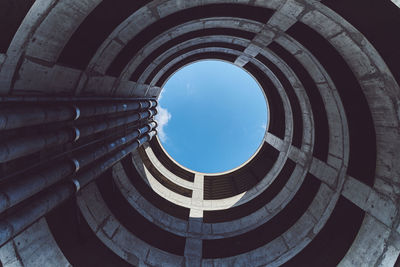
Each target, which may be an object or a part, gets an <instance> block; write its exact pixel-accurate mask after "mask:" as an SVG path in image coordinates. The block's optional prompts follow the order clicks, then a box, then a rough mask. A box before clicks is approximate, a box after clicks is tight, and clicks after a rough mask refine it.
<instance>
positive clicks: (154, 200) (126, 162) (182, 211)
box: [121, 156, 190, 221]
mask: <svg viewBox="0 0 400 267" xmlns="http://www.w3.org/2000/svg"><path fill="white" fill-rule="evenodd" d="M121 163H122V166H123V168H124V171H125V173H126V175H127V176H128V178H129V180H130V181H131V182H132V185H133V186H134V187H135V188H136V190H137V191H139V193H140V195H141V196H142V197H144V198H145V199H146V200H147V201H149V202H150V203H151V204H153V205H154V206H155V207H157V208H159V209H160V210H162V211H164V212H166V213H168V214H170V215H172V216H174V217H177V218H179V219H182V220H186V221H187V220H188V219H189V212H190V209H188V208H185V207H181V206H178V205H176V204H174V203H172V202H169V201H168V200H166V199H165V198H163V197H161V196H159V195H158V194H157V193H156V192H154V191H153V189H151V188H150V187H149V186H148V185H147V184H146V183H145V182H144V181H143V179H142V178H141V177H140V174H139V173H138V172H137V170H136V168H135V166H134V165H133V163H132V159H131V158H130V157H129V156H128V157H125V158H124V159H123V160H121Z"/></svg>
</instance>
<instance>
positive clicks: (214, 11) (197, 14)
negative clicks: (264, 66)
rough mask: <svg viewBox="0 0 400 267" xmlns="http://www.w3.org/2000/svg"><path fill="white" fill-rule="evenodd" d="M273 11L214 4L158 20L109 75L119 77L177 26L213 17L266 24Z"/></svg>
mask: <svg viewBox="0 0 400 267" xmlns="http://www.w3.org/2000/svg"><path fill="white" fill-rule="evenodd" d="M272 14H273V11H272V10H271V9H264V8H259V7H252V6H247V5H240V4H212V5H205V6H199V7H194V8H189V9H185V10H182V11H179V12H176V13H174V14H172V15H169V16H167V17H165V18H162V19H160V20H158V21H157V22H156V23H153V24H152V25H150V26H148V27H147V28H145V29H144V30H143V31H142V32H140V33H139V34H137V35H136V36H135V37H134V38H133V39H132V40H130V41H129V43H128V44H127V45H126V46H125V47H124V49H123V50H122V51H121V52H120V53H119V54H118V56H117V57H116V58H115V59H114V61H113V62H112V63H111V65H110V67H109V68H108V70H107V74H108V75H112V76H119V74H120V73H121V72H122V70H123V68H124V67H125V66H126V65H127V64H128V62H129V61H130V60H131V59H132V58H133V57H134V56H135V55H136V54H137V52H138V51H139V50H140V49H141V48H143V47H144V46H145V45H146V44H148V43H149V41H151V40H152V39H153V38H155V37H156V36H158V35H160V34H161V33H163V32H165V31H167V30H168V29H171V28H173V27H175V26H178V25H181V24H183V23H185V22H188V21H193V20H196V19H201V18H211V17H236V18H245V19H250V20H254V21H258V22H261V23H266V22H267V21H268V19H269V18H270V17H271V16H272Z"/></svg>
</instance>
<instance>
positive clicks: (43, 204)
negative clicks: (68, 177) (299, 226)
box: [0, 183, 75, 247]
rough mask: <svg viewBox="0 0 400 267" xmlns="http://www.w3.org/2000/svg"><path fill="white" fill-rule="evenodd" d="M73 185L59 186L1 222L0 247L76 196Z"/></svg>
mask: <svg viewBox="0 0 400 267" xmlns="http://www.w3.org/2000/svg"><path fill="white" fill-rule="evenodd" d="M74 192H75V190H74V187H73V185H72V184H70V183H68V184H59V185H56V186H55V187H54V188H52V190H49V191H48V192H46V193H44V194H42V195H40V196H39V197H38V198H37V199H35V200H33V201H31V202H29V204H28V205H25V206H24V207H22V208H21V209H19V210H17V211H16V212H14V213H12V214H10V215H8V216H7V217H6V218H4V219H2V220H1V221H0V247H1V246H2V245H3V244H5V243H6V242H7V241H8V240H10V239H11V238H13V237H14V236H16V235H17V234H19V233H20V232H22V231H23V230H24V229H25V228H27V227H28V226H30V225H31V224H32V223H34V222H35V221H36V220H38V219H39V218H41V217H42V216H44V215H46V213H48V212H49V211H51V210H52V209H54V208H55V207H57V206H58V205H59V204H60V203H62V202H64V201H65V200H67V199H68V198H69V197H70V196H72V195H73V194H74Z"/></svg>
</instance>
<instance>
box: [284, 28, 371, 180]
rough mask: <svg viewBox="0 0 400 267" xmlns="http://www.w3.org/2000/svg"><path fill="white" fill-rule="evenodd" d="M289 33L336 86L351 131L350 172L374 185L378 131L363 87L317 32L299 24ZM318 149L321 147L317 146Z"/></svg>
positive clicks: (340, 57)
mask: <svg viewBox="0 0 400 267" xmlns="http://www.w3.org/2000/svg"><path fill="white" fill-rule="evenodd" d="M287 33H289V34H290V35H291V36H292V37H293V38H295V39H297V40H298V41H299V42H301V43H302V44H303V45H304V46H305V47H306V48H307V49H308V50H309V51H310V52H311V53H312V54H313V55H314V56H315V57H316V58H317V59H318V60H319V62H320V63H321V64H322V66H323V67H324V68H325V69H326V71H327V72H328V74H329V76H330V77H331V78H332V80H333V82H334V84H335V85H336V89H337V91H338V93H339V95H340V98H341V100H342V103H343V107H344V110H345V113H346V117H347V124H348V128H349V137H350V156H349V163H348V168H347V173H348V174H349V175H351V176H353V177H354V178H356V179H358V180H360V181H361V182H363V183H365V184H367V185H369V186H373V184H374V178H375V168H376V137H375V128H374V123H373V120H372V115H371V111H370V109H369V107H368V103H367V100H366V99H365V96H364V94H363V92H362V89H361V87H360V84H359V83H358V81H357V79H356V77H355V76H354V74H353V72H352V71H351V69H350V68H349V66H348V65H347V63H346V62H345V61H344V59H343V58H342V56H340V54H339V53H338V52H337V51H336V50H335V49H334V48H333V47H332V45H331V44H330V43H329V42H328V41H327V40H325V39H324V38H323V37H322V36H321V35H319V34H318V33H317V32H315V31H314V30H312V29H311V28H309V27H308V26H306V25H305V24H303V23H296V24H295V25H293V26H292V27H291V28H290V29H289V30H288V31H287ZM292 65H293V64H292ZM313 104H314V101H312V102H311V105H312V106H313V108H314V105H313ZM321 104H322V103H320V104H318V106H319V105H321ZM316 106H317V105H316ZM317 126H318V125H316V127H315V129H316V133H315V138H316V140H317V138H320V137H319V136H317ZM314 147H315V148H318V147H319V146H317V143H315V146H314Z"/></svg>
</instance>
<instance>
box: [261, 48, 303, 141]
mask: <svg viewBox="0 0 400 267" xmlns="http://www.w3.org/2000/svg"><path fill="white" fill-rule="evenodd" d="M256 59H257V60H259V61H260V62H261V63H263V64H264V65H265V66H266V67H267V68H269V69H270V70H271V71H272V72H273V73H274V74H275V75H276V77H277V78H278V80H279V81H280V82H281V84H282V86H283V88H284V89H285V91H286V94H287V96H288V98H289V102H290V107H291V108H292V114H293V124H294V125H293V138H292V145H294V146H295V147H297V148H300V147H301V143H302V138H303V117H302V112H301V108H300V103H299V99H298V98H297V95H296V93H295V92H294V89H293V87H292V85H291V83H290V82H289V80H288V79H287V77H286V76H285V74H283V72H282V71H281V70H280V69H279V68H278V67H277V66H276V65H275V64H274V63H272V62H271V61H270V60H269V59H268V58H266V57H264V56H263V55H262V54H258V55H257V56H256Z"/></svg>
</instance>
